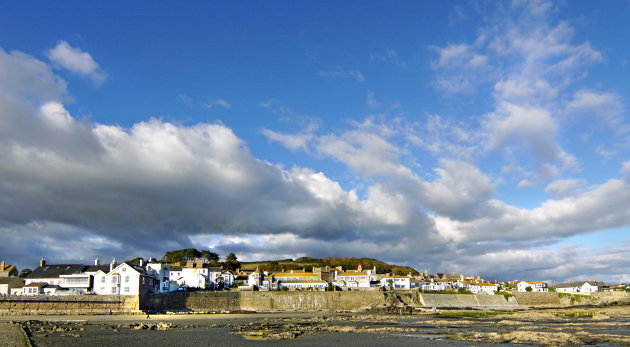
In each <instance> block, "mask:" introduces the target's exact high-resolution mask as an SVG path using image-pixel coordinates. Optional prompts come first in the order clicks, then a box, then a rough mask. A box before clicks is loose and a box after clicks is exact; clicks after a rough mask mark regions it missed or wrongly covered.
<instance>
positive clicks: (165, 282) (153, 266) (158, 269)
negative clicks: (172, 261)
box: [147, 259, 179, 293]
mask: <svg viewBox="0 0 630 347" xmlns="http://www.w3.org/2000/svg"><path fill="white" fill-rule="evenodd" d="M151 260H152V259H149V263H148V264H147V270H148V271H152V272H153V274H154V275H155V278H156V280H157V281H158V282H159V285H158V286H159V290H158V292H159V293H168V292H170V291H173V290H172V289H173V288H172V282H171V280H170V276H171V268H170V266H169V265H168V264H162V263H155V262H152V261H151ZM176 288H179V286H178V285H177V286H176ZM175 290H177V289H175Z"/></svg>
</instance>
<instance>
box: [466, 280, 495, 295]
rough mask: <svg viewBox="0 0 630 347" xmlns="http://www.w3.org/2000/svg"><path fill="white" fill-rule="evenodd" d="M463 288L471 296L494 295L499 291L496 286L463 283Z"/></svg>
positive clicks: (491, 284)
mask: <svg viewBox="0 0 630 347" xmlns="http://www.w3.org/2000/svg"><path fill="white" fill-rule="evenodd" d="M462 284H463V288H466V289H468V290H470V291H471V292H472V293H473V294H494V293H496V292H497V291H498V290H499V285H498V284H493V283H475V282H463V283H462Z"/></svg>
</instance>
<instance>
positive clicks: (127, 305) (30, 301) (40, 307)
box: [0, 295, 140, 315]
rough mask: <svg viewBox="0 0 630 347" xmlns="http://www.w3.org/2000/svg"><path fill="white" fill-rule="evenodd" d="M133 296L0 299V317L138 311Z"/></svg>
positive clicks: (13, 297)
mask: <svg viewBox="0 0 630 347" xmlns="http://www.w3.org/2000/svg"><path fill="white" fill-rule="evenodd" d="M139 308H140V302H139V300H138V297H137V296H125V295H121V296H118V295H68V296H11V297H0V315H21V314H25V315H37V314H55V315H56V314H67V315H81V314H110V313H114V314H115V313H134V312H140V311H139Z"/></svg>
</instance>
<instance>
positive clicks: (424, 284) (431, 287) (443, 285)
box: [411, 279, 453, 291]
mask: <svg viewBox="0 0 630 347" xmlns="http://www.w3.org/2000/svg"><path fill="white" fill-rule="evenodd" d="M414 282H416V283H417V284H414ZM411 284H412V288H416V287H417V288H418V289H420V290H422V291H442V290H448V289H452V288H453V284H452V283H451V282H446V281H437V282H435V281H426V280H425V281H423V280H413V279H412V280H411Z"/></svg>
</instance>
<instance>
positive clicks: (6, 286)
mask: <svg viewBox="0 0 630 347" xmlns="http://www.w3.org/2000/svg"><path fill="white" fill-rule="evenodd" d="M23 285H24V280H23V279H21V278H19V277H0V296H9V295H11V289H12V288H16V287H22V286H23Z"/></svg>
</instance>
